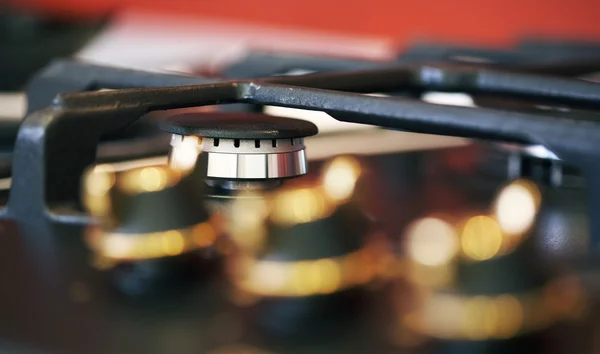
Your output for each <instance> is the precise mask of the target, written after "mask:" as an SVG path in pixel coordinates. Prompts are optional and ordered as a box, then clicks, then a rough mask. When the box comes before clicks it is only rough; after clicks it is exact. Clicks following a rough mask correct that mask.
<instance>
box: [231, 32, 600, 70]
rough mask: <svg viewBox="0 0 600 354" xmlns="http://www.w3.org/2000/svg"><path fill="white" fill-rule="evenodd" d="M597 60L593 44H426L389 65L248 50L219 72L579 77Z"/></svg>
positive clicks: (599, 51)
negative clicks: (462, 70) (444, 70)
mask: <svg viewBox="0 0 600 354" xmlns="http://www.w3.org/2000/svg"><path fill="white" fill-rule="evenodd" d="M599 58H600V45H599V44H598V43H585V44H580V45H571V46H568V43H567V44H565V43H562V42H553V41H543V40H528V39H525V40H523V41H520V42H518V43H517V45H516V46H514V47H511V48H508V49H495V48H478V47H465V46H456V45H448V44H439V43H435V42H434V43H427V42H425V43H417V44H414V45H412V46H410V47H408V48H407V49H406V50H404V51H402V52H400V53H399V54H398V55H397V57H396V59H395V60H393V61H373V60H366V59H353V58H332V57H322V56H316V55H308V54H292V53H272V52H266V51H252V52H250V53H249V54H248V55H247V56H245V57H244V58H243V59H242V60H240V61H238V62H235V63H233V64H231V65H229V66H227V67H226V68H224V69H223V71H222V75H223V77H225V78H231V79H251V78H260V77H266V76H274V75H285V74H288V73H290V72H293V71H295V70H303V71H309V72H332V71H345V70H364V69H372V68H385V67H389V66H393V65H394V64H400V63H401V64H408V63H425V62H444V63H455V64H463V65H464V64H468V65H478V66H489V65H495V66H496V67H503V68H506V69H511V70H517V71H527V72H536V73H540V74H553V75H560V76H579V75H585V74H590V73H594V72H598V71H600V65H599V64H598V59H599Z"/></svg>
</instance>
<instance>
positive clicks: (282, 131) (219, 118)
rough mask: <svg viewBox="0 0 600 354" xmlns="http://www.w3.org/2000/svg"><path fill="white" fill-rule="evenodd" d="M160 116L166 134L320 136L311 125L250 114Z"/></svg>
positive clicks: (272, 137) (270, 136) (269, 136)
mask: <svg viewBox="0 0 600 354" xmlns="http://www.w3.org/2000/svg"><path fill="white" fill-rule="evenodd" d="M164 113H166V114H164V115H163V114H161V117H160V118H159V120H158V124H159V126H160V128H161V129H162V130H164V131H167V132H169V133H173V134H180V135H198V136H204V137H208V138H222V139H286V138H302V137H305V136H311V135H315V134H317V133H318V129H317V126H316V125H314V124H313V123H311V122H308V121H305V120H300V119H292V118H282V117H275V116H269V115H266V114H260V113H248V112H184V113H175V114H172V115H168V114H169V112H164Z"/></svg>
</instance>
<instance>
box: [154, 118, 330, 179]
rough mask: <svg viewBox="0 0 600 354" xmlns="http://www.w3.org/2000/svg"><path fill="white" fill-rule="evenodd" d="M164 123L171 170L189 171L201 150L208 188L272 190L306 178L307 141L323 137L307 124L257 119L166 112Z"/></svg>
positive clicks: (291, 120)
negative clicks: (278, 184)
mask: <svg viewBox="0 0 600 354" xmlns="http://www.w3.org/2000/svg"><path fill="white" fill-rule="evenodd" d="M159 121H160V123H159V124H160V127H161V128H162V129H163V130H164V131H167V132H169V133H172V134H173V137H172V140H171V146H172V149H171V154H170V161H171V165H172V166H176V167H185V166H186V165H188V164H189V161H192V160H193V158H192V159H190V156H191V157H193V156H195V155H194V153H195V151H196V150H200V151H202V153H203V154H206V155H207V177H208V179H209V182H208V183H209V184H210V185H214V186H219V187H222V188H225V189H254V188H259V187H267V186H271V185H273V184H274V182H275V181H280V180H282V179H285V178H290V177H297V176H301V175H303V174H305V173H306V172H307V169H308V167H307V161H306V154H305V146H304V137H307V136H311V135H315V134H317V132H318V130H317V127H316V126H315V125H314V124H312V123H310V122H307V121H303V120H298V119H291V118H282V117H275V116H268V115H264V114H257V113H223V112H210V113H201V112H183V113H182V112H178V113H175V114H169V113H168V112H167V113H166V117H161V119H160V120H159Z"/></svg>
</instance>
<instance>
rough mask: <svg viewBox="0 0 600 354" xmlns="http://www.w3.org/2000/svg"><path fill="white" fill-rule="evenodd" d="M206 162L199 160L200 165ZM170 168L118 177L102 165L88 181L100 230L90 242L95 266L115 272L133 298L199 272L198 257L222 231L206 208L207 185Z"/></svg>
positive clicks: (93, 228)
mask: <svg viewBox="0 0 600 354" xmlns="http://www.w3.org/2000/svg"><path fill="white" fill-rule="evenodd" d="M201 160H202V159H199V161H201ZM196 173H202V172H201V169H198V170H194V171H192V172H191V173H190V174H187V175H186V174H184V173H182V172H181V171H177V170H173V169H170V168H169V167H168V166H166V165H163V166H147V167H141V168H135V169H128V170H124V171H115V170H114V169H113V167H112V166H111V165H98V166H96V167H94V168H93V169H92V170H90V171H89V172H88V174H87V176H86V178H85V200H84V201H85V205H86V207H87V209H88V210H89V212H90V214H91V215H92V216H93V217H94V218H95V219H96V220H97V222H98V225H94V226H90V227H89V229H88V232H87V241H88V245H89V246H90V248H91V249H92V250H93V251H94V253H95V257H96V260H95V262H94V263H95V265H96V266H97V267H98V268H101V269H112V272H113V273H114V280H115V284H116V285H117V287H118V288H119V290H121V291H123V292H124V293H127V294H130V295H145V294H146V293H147V292H151V291H157V290H161V289H160V288H161V287H164V289H162V290H167V288H168V287H170V286H173V284H170V285H168V284H166V283H165V281H166V282H168V281H170V280H173V279H174V278H175V279H177V278H180V276H181V275H182V274H187V273H190V270H192V269H194V268H195V267H193V266H192V265H191V264H190V261H192V260H193V258H194V256H193V254H194V253H197V251H199V250H203V249H206V248H208V247H210V246H211V245H212V244H213V243H214V242H215V240H216V238H217V236H218V234H219V232H220V231H219V230H220V226H219V225H218V223H217V222H216V221H215V219H214V218H211V217H210V215H209V213H208V211H207V210H206V208H205V207H204V204H203V197H204V189H205V188H204V187H203V186H204V184H203V183H198V176H196V175H195V174H196Z"/></svg>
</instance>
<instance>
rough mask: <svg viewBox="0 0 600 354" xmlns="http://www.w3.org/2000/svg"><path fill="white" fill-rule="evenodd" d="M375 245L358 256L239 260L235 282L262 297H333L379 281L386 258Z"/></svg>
mask: <svg viewBox="0 0 600 354" xmlns="http://www.w3.org/2000/svg"><path fill="white" fill-rule="evenodd" d="M383 253H384V252H383V250H382V249H381V247H380V245H379V244H377V243H373V244H371V245H369V246H366V247H365V248H363V249H361V250H358V251H356V252H353V253H350V254H347V255H344V256H340V257H335V258H324V259H317V260H304V261H290V262H282V261H268V260H253V259H251V258H248V257H244V258H239V259H237V260H236V261H234V263H233V271H232V275H233V279H234V283H235V284H236V286H237V287H238V288H239V289H240V290H243V291H246V292H248V293H251V294H255V295H260V296H276V297H303V296H312V295H320V294H321V295H322V294H330V293H333V292H336V291H340V290H343V289H346V288H350V287H353V286H356V285H361V284H365V283H368V282H370V281H372V280H373V279H375V278H376V277H377V276H378V274H379V272H378V270H379V269H380V267H379V265H378V262H379V260H380V259H385V257H383Z"/></svg>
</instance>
